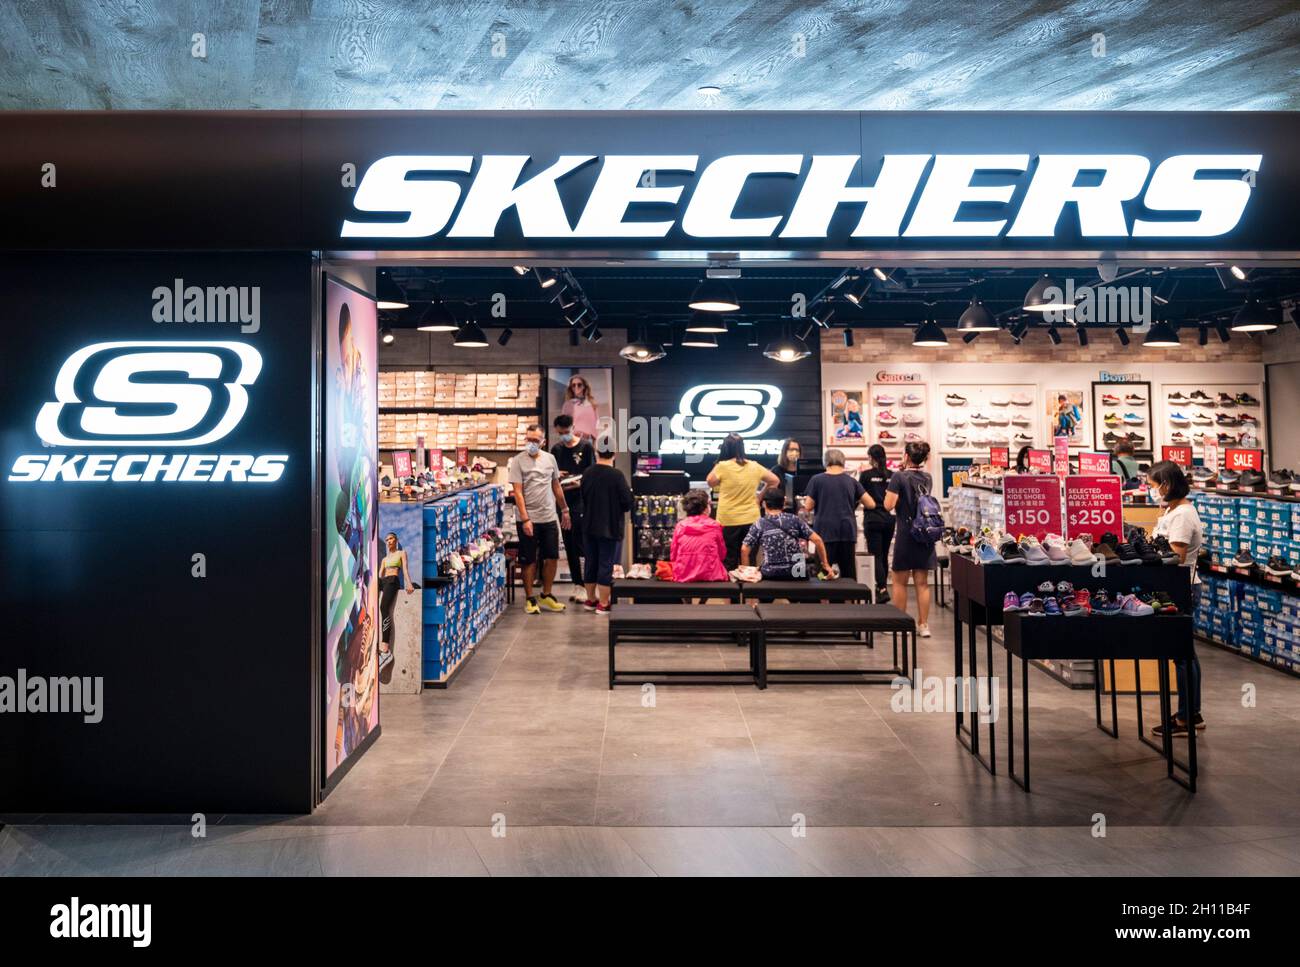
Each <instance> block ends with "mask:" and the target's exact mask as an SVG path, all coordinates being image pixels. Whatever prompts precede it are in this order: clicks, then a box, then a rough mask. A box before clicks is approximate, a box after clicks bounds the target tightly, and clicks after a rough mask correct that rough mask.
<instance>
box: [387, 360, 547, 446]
mask: <svg viewBox="0 0 1300 967" xmlns="http://www.w3.org/2000/svg"><path fill="white" fill-rule="evenodd" d="M541 391H542V375H541V372H540V371H539V370H529V371H528V372H514V373H461V372H435V371H433V370H425V369H421V370H384V371H381V372H380V374H379V387H378V395H379V449H380V450H401V449H413V448H414V446H415V438H416V436H417V435H422V436H423V437H424V445H425V447H426V448H432V449H442V450H448V451H452V452H454V451H455V449H456V448H457V447H469V448H471V449H473V450H478V451H480V452H488V453H509V452H513V451H516V450H521V449H523V446H524V430H525V428H526V427H527V426H528V424H529V423H534V422H537V421H538V420H539V418H540V417H541V414H542V407H541Z"/></svg>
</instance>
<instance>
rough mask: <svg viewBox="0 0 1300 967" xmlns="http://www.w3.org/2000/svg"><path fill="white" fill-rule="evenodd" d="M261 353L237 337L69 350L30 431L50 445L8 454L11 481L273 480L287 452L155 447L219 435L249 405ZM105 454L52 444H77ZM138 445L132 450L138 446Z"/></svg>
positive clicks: (198, 443) (205, 441)
mask: <svg viewBox="0 0 1300 967" xmlns="http://www.w3.org/2000/svg"><path fill="white" fill-rule="evenodd" d="M261 372H262V356H261V354H260V353H259V352H258V351H257V350H256V349H254V348H253V347H252V346H250V345H248V344H246V343H239V342H218V341H213V342H203V341H171V340H156V341H139V342H100V343H93V344H91V345H89V346H85V347H83V348H81V349H79V350H77V351H76V352H74V353H73V354H72V355H71V356H69V357H68V358H67V359H66V360H65V361H64V363H63V365H62V366H61V367H60V369H59V371H58V374H57V375H56V376H55V379H54V399H53V400H52V401H50V402H47V403H45V405H43V406H42V407H41V408H40V410H39V412H38V413H37V415H36V433H37V435H38V436H39V437H40V438H41V440H42V441H43V442H44V443H45V444H46V446H48V447H52V448H58V449H56V451H55V452H53V453H29V454H22V455H20V456H19V457H17V458H16V459H15V460H14V462H13V466H12V469H11V470H10V473H9V476H8V479H9V480H10V481H14V482H19V483H32V482H36V481H40V482H45V483H48V482H54V481H79V482H108V481H112V482H116V483H154V482H166V483H171V482H185V483H189V482H207V483H226V482H229V483H272V482H274V481H276V480H278V479H280V476H281V474H282V473H283V472H284V466H285V463H286V462H287V461H288V459H289V457H288V455H287V454H264V455H253V454H246V453H206V452H198V453H194V452H182V453H172V452H157V451H156V450H153V449H151V448H160V449H162V450H166V451H171V450H176V449H180V450H187V451H188V450H194V449H196V448H200V447H204V448H206V447H208V446H210V445H211V444H214V443H217V442H218V441H220V440H222V439H224V438H225V437H226V436H228V435H229V434H230V433H231V431H232V430H234V429H235V428H236V427H237V426H238V425H239V424H240V421H241V420H242V419H243V418H244V414H245V413H246V412H247V410H248V402H249V397H248V392H249V387H251V386H252V385H253V384H254V383H255V382H256V381H257V378H258V376H259V375H261ZM88 447H97V448H106V447H107V448H112V451H111V452H95V453H78V452H61V450H62V448H71V449H73V450H74V451H75V450H77V449H81V448H88ZM137 448H140V449H138V450H137Z"/></svg>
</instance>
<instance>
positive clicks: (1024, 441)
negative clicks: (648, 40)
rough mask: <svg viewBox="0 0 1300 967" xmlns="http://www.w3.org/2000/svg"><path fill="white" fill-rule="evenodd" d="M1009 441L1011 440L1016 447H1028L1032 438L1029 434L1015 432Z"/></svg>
mask: <svg viewBox="0 0 1300 967" xmlns="http://www.w3.org/2000/svg"><path fill="white" fill-rule="evenodd" d="M1011 442H1013V443H1014V444H1015V445H1016V446H1018V447H1028V446H1032V445H1033V443H1034V438H1033V437H1031V436H1027V435H1026V434H1024V433H1017V434H1016V435H1015V436H1014V437H1012V438H1011Z"/></svg>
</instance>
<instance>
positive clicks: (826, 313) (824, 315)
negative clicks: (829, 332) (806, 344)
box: [812, 306, 835, 329]
mask: <svg viewBox="0 0 1300 967" xmlns="http://www.w3.org/2000/svg"><path fill="white" fill-rule="evenodd" d="M834 318H835V310H834V309H833V308H831V307H830V306H819V307H818V308H816V309H814V310H813V313H812V321H813V322H815V323H817V325H819V326H821V327H822V328H823V329H829V328H830V327H831V320H832V319H834Z"/></svg>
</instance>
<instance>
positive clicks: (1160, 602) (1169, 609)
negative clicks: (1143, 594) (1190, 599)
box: [1147, 591, 1178, 614]
mask: <svg viewBox="0 0 1300 967" xmlns="http://www.w3.org/2000/svg"><path fill="white" fill-rule="evenodd" d="M1147 604H1149V605H1151V607H1153V608H1154V609H1155V611H1156V614H1177V613H1178V605H1176V604H1174V599H1173V598H1171V597H1170V596H1169V592H1168V591H1154V592H1152V594H1151V597H1150V598H1149V599H1147Z"/></svg>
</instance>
